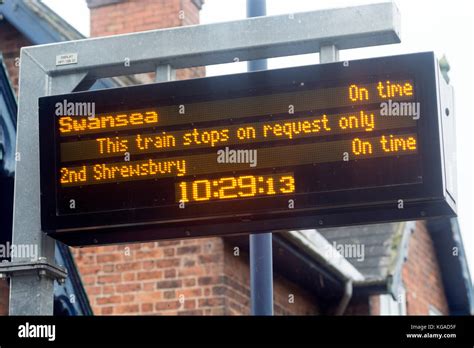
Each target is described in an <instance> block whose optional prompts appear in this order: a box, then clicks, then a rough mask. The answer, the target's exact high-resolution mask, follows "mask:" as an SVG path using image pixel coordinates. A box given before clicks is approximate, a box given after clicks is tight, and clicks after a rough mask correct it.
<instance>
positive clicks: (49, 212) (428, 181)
mask: <svg viewBox="0 0 474 348" xmlns="http://www.w3.org/2000/svg"><path fill="white" fill-rule="evenodd" d="M367 62H369V63H367ZM346 65H347V66H346ZM402 70H403V71H404V72H408V74H409V75H410V76H413V80H414V81H415V82H416V81H422V80H423V89H422V90H418V93H422V95H419V96H418V97H417V100H419V101H421V115H422V116H421V118H420V119H419V120H418V122H419V125H418V130H419V132H420V133H419V134H418V137H419V140H420V152H422V162H423V165H422V166H423V183H422V184H410V185H406V184H405V185H398V186H395V187H394V186H386V187H377V188H361V189H351V190H349V191H331V192H329V193H327V194H323V196H324V197H322V200H323V201H327V202H338V205H337V206H332V207H331V206H330V207H326V208H324V209H318V207H316V206H315V207H313V208H312V209H308V208H305V209H301V210H300V209H294V210H289V209H287V210H286V211H279V212H275V211H273V212H267V213H259V214H248V213H242V214H236V213H233V214H228V215H224V216H223V215H221V216H208V217H207V218H204V217H201V218H199V219H196V218H186V219H179V217H178V218H177V216H176V215H174V216H172V217H171V218H170V219H168V220H165V221H163V220H162V221H157V220H154V221H153V220H152V219H153V217H154V216H155V217H156V216H157V214H162V215H163V213H162V212H161V213H159V212H158V211H157V210H156V208H137V209H129V210H117V211H113V212H106V213H83V214H77V215H63V216H57V215H56V200H55V198H54V197H56V196H55V194H56V191H55V180H56V179H57V178H56V174H55V173H57V172H58V168H56V167H55V166H54V163H55V160H54V156H55V151H58V148H56V149H55V151H51V149H52V148H54V143H53V141H52V139H53V137H54V133H53V132H54V124H53V122H55V117H49V119H47V115H51V111H52V108H53V106H54V105H53V104H54V101H55V100H57V99H58V98H62V99H67V100H68V101H72V102H75V101H84V100H86V99H87V98H89V97H90V96H94V100H97V101H98V104H100V103H101V102H102V101H104V100H103V98H108V100H109V101H115V100H121V101H123V102H124V103H125V104H126V103H127V100H130V101H131V100H132V98H133V96H136V95H140V96H143V99H144V100H147V99H149V98H150V96H152V95H156V94H162V95H166V96H173V97H179V96H181V95H190V94H192V93H195V91H196V90H198V91H202V90H203V89H204V90H206V91H209V92H210V93H212V94H217V95H220V96H224V95H232V91H234V90H235V91H238V90H242V89H243V86H245V87H244V89H248V87H249V86H252V87H255V88H257V89H260V88H272V86H274V85H279V84H281V83H285V82H286V83H287V82H288V81H291V80H294V81H297V82H298V83H310V82H312V81H315V80H328V79H330V77H331V76H338V75H341V74H343V75H344V79H349V80H351V79H354V80H357V79H360V78H362V77H364V76H369V75H371V74H372V75H374V74H380V73H381V72H382V71H383V73H385V74H387V75H393V74H396V73H399V72H400V71H402ZM379 76H380V75H379ZM438 85H439V76H438V69H437V61H436V59H435V57H434V54H433V53H418V54H410V55H401V56H391V57H382V58H372V59H368V60H356V61H351V62H349V63H348V64H347V63H344V62H337V63H331V64H324V65H311V66H304V67H297V68H286V69H279V70H270V71H260V72H252V73H243V74H235V75H227V76H218V77H207V78H200V79H194V80H185V81H172V82H165V83H159V84H151V85H141V86H132V87H122V88H115V89H109V90H99V91H92V92H79V93H71V94H67V95H59V96H53V97H45V98H41V99H40V103H39V106H40V120H39V122H40V144H41V149H40V150H41V151H40V158H41V165H40V168H41V205H42V206H41V214H42V228H43V230H44V231H46V232H47V233H48V234H50V235H51V236H52V237H53V238H56V239H58V240H61V241H63V242H65V243H66V244H69V245H91V244H108V243H121V242H130V241H148V240H158V239H175V238H186V237H198V236H211V235H228V234H236V233H258V232H265V231H269V230H274V231H275V230H289V229H302V228H314V227H320V228H321V227H335V226H343V225H344V226H346V225H352V224H363V223H374V222H382V221H387V222H388V221H397V220H410V219H422V218H426V217H430V216H441V215H454V214H455V198H454V199H453V197H451V196H452V195H454V194H452V195H451V194H449V193H448V192H447V190H446V184H445V180H446V178H445V170H444V163H445V158H443V146H445V144H443V143H442V139H443V137H442V131H443V122H442V116H443V115H442V110H441V104H440V94H439V91H438V89H437V87H438ZM85 97H86V98H85ZM139 102H140V101H139ZM137 105H138V104H137ZM423 115H428V117H427V116H425V117H424V116H423ZM431 115H434V116H431ZM450 119H451V120H452V119H454V117H451V118H450ZM446 122H447V121H446ZM435 135H437V136H435ZM56 145H58V144H56ZM423 149H432V151H423ZM437 149H439V150H440V151H437ZM447 153H450V151H444V154H445V155H446V154H447ZM52 164H53V165H52ZM317 195H321V194H317ZM354 197H357V199H358V200H359V201H360V200H363V201H366V202H373V203H366V204H360V203H357V202H351V198H354ZM288 198H290V197H288V196H281V197H271V199H272V200H274V201H275V202H278V204H281V205H283V204H286V202H287V201H288ZM269 199H270V198H269ZM310 199H311V198H310ZM399 200H402V201H403V203H402V204H403V208H400V207H399V203H400V202H399ZM343 203H344V204H343ZM207 204H209V205H210V206H213V208H211V209H210V210H211V211H213V209H217V206H218V205H226V204H236V201H233V202H232V201H217V202H212V203H207ZM237 204H239V203H237ZM245 204H250V203H249V202H245ZM186 209H188V208H186ZM223 231H225V232H223Z"/></svg>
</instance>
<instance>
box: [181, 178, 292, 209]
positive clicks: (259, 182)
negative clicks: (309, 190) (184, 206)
mask: <svg viewBox="0 0 474 348" xmlns="http://www.w3.org/2000/svg"><path fill="white" fill-rule="evenodd" d="M294 192H295V178H294V176H293V173H281V174H270V175H242V176H226V177H221V178H215V179H197V180H192V181H182V182H179V183H177V184H176V194H177V197H176V200H177V201H178V202H202V201H209V200H219V199H233V198H245V197H255V196H271V195H281V194H290V193H294Z"/></svg>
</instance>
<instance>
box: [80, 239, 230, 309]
mask: <svg viewBox="0 0 474 348" xmlns="http://www.w3.org/2000/svg"><path fill="white" fill-rule="evenodd" d="M74 255H75V260H76V263H77V265H78V268H79V272H80V274H81V277H82V280H83V283H84V286H85V288H86V291H87V294H88V296H89V300H90V303H91V305H92V307H93V310H94V313H95V314H151V313H155V314H156V313H159V314H170V315H171V314H223V312H224V304H223V297H222V293H221V291H220V289H219V286H221V283H222V275H223V270H224V265H223V259H224V257H223V241H222V239H220V238H206V239H193V240H185V241H162V242H156V243H141V244H131V245H125V246H124V245H120V246H104V247H94V248H82V249H74Z"/></svg>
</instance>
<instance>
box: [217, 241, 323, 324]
mask: <svg viewBox="0 0 474 348" xmlns="http://www.w3.org/2000/svg"><path fill="white" fill-rule="evenodd" d="M222 291H223V293H224V295H225V314H226V315H233V314H250V271H249V255H248V254H247V253H244V252H239V255H238V256H236V254H235V253H234V246H232V245H230V244H228V243H225V244H224V288H223V289H222ZM273 292H274V293H273V298H274V312H275V314H277V315H291V314H298V315H315V314H318V313H320V310H319V307H318V305H317V301H316V299H315V297H314V295H312V294H310V293H308V292H306V291H304V290H303V289H301V288H300V287H298V286H297V285H295V284H293V283H291V282H289V281H287V280H286V279H284V278H282V277H279V276H278V274H275V275H274V283H273Z"/></svg>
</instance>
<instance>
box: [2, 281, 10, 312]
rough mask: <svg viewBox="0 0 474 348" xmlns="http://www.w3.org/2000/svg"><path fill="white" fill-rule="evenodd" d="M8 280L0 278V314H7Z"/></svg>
mask: <svg viewBox="0 0 474 348" xmlns="http://www.w3.org/2000/svg"><path fill="white" fill-rule="evenodd" d="M8 289H9V287H8V282H7V281H6V280H4V279H2V280H0V315H8Z"/></svg>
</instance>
